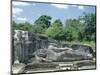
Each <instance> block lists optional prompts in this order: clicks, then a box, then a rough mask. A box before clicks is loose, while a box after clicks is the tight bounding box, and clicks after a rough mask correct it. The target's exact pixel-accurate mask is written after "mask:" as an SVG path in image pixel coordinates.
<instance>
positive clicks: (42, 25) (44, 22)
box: [33, 15, 51, 33]
mask: <svg viewBox="0 0 100 75" xmlns="http://www.w3.org/2000/svg"><path fill="white" fill-rule="evenodd" d="M50 20H51V17H50V16H47V15H42V16H40V17H39V18H38V19H37V20H36V21H35V23H34V28H33V29H34V32H35V33H44V32H45V30H46V29H47V28H48V27H49V26H50V25H51V22H50Z"/></svg>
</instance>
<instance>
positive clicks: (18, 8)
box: [12, 1, 95, 24]
mask: <svg viewBox="0 0 100 75" xmlns="http://www.w3.org/2000/svg"><path fill="white" fill-rule="evenodd" d="M83 12H86V13H95V7H94V6H83V5H68V4H66V5H64V4H47V3H33V2H18V1H13V2H12V19H13V20H14V21H16V22H17V23H23V22H26V21H27V22H29V23H31V24H34V21H35V20H36V19H38V18H39V17H40V16H41V15H48V16H51V17H52V20H51V21H52V22H53V21H54V20H56V19H60V20H61V21H62V22H63V23H65V20H66V19H70V18H78V17H79V16H81V15H82V14H83Z"/></svg>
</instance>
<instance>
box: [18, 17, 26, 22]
mask: <svg viewBox="0 0 100 75" xmlns="http://www.w3.org/2000/svg"><path fill="white" fill-rule="evenodd" d="M17 20H19V21H26V20H27V19H26V18H25V17H18V18H17Z"/></svg>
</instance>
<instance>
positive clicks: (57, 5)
mask: <svg viewBox="0 0 100 75" xmlns="http://www.w3.org/2000/svg"><path fill="white" fill-rule="evenodd" d="M51 5H52V6H54V7H56V8H63V9H65V8H68V5H62V4H51Z"/></svg>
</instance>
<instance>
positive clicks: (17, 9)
mask: <svg viewBox="0 0 100 75" xmlns="http://www.w3.org/2000/svg"><path fill="white" fill-rule="evenodd" d="M21 12H23V9H21V8H16V7H13V8H12V13H13V15H14V14H20V13H21Z"/></svg>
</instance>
